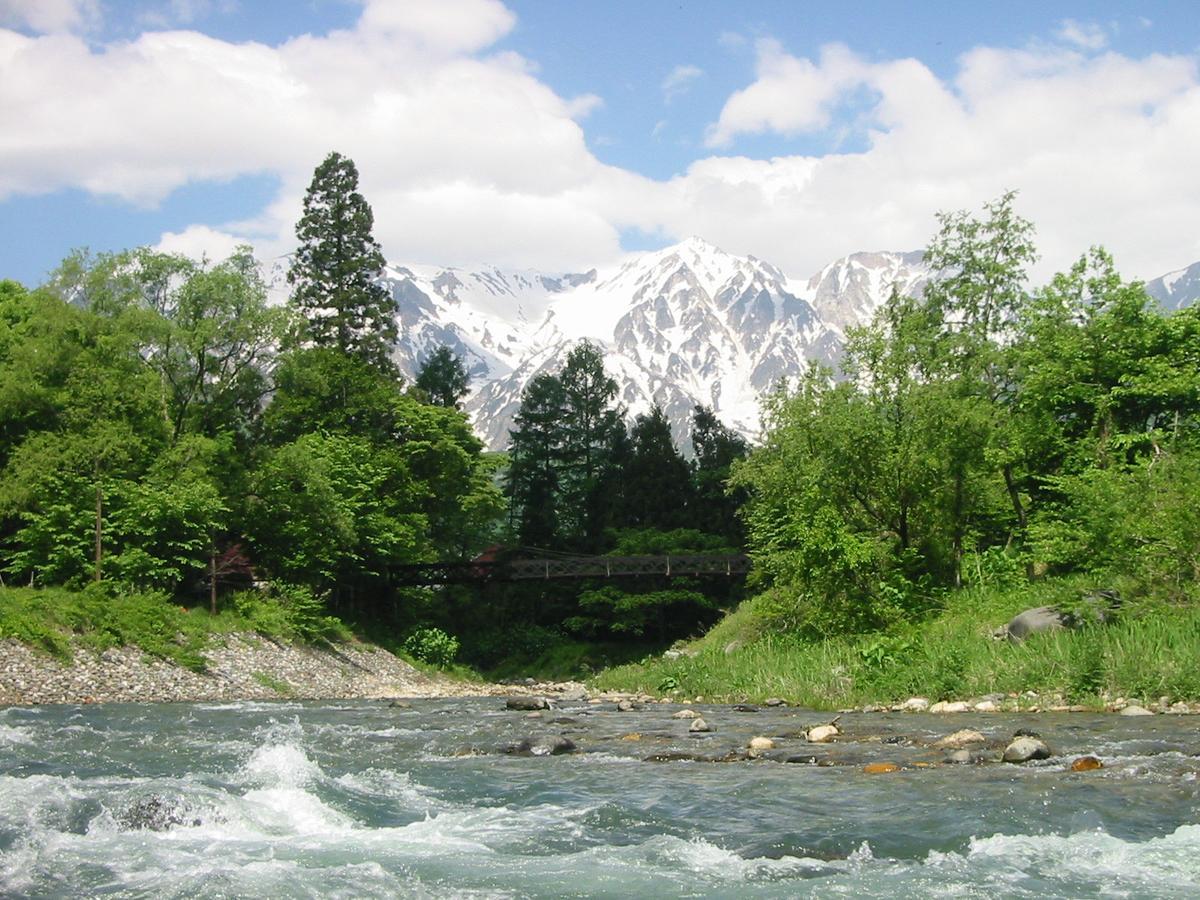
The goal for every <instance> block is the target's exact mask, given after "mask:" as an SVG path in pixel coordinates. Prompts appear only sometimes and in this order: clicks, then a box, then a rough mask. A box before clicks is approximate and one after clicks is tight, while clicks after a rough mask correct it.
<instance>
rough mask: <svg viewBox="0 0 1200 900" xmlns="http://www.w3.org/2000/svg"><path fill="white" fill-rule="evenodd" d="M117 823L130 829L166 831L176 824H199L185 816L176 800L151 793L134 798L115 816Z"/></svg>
mask: <svg viewBox="0 0 1200 900" xmlns="http://www.w3.org/2000/svg"><path fill="white" fill-rule="evenodd" d="M113 818H114V819H116V821H117V823H118V824H119V825H121V826H122V827H123V828H126V829H129V830H130V831H166V830H167V829H168V828H174V827H175V826H177V825H199V824H200V820H199V819H196V818H193V817H190V816H187V815H186V814H185V813H184V810H183V809H182V807H181V805H180V803H179V801H178V800H168V799H166V798H165V797H160V796H158V795H152V796H150V797H143V798H142V799H140V800H135V801H134V802H133V803H131V804H130V805H129V806H127V807H126V808H125V809H123V810H121V811H120V812H118V813H117V814H116V815H115V816H113Z"/></svg>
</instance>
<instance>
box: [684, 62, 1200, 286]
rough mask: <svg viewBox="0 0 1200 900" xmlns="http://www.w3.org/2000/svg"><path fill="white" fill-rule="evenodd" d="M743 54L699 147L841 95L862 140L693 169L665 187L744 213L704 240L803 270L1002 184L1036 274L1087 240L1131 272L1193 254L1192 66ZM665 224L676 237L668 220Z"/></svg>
mask: <svg viewBox="0 0 1200 900" xmlns="http://www.w3.org/2000/svg"><path fill="white" fill-rule="evenodd" d="M758 52H759V65H758V70H757V76H758V77H757V78H756V80H755V81H754V82H753V83H752V84H750V85H749V86H747V87H746V88H743V89H742V90H740V91H738V92H736V93H735V94H733V95H732V96H731V97H730V98H729V99H728V100H727V101H726V103H725V105H724V107H723V109H722V110H721V113H720V115H719V117H718V119H717V121H716V122H715V123H714V124H713V125H712V127H711V128H710V132H709V140H710V143H712V144H714V145H718V146H726V145H729V144H732V143H733V142H734V141H735V140H736V139H737V138H738V136H740V135H742V134H757V133H762V132H767V131H769V132H776V133H780V134H785V135H792V134H797V133H802V132H805V131H813V130H820V129H825V128H829V127H830V126H831V124H832V123H834V122H835V119H836V116H837V113H838V109H839V104H841V103H842V102H844V101H845V100H846V98H847V97H848V96H850V95H851V94H854V95H855V96H861V95H862V93H863V92H866V94H867V95H868V96H870V97H871V98H872V99H871V102H870V104H869V108H868V109H867V111H866V113H865V117H866V122H867V126H866V127H867V147H866V149H864V150H862V151H860V152H855V153H835V154H828V155H825V156H822V157H814V158H781V159H774V160H770V161H766V162H764V161H747V160H730V159H719V158H718V159H712V160H707V161H704V162H703V163H697V164H696V165H694V166H693V167H692V169H691V170H690V171H689V172H688V173H687V175H686V176H685V177H683V178H681V179H676V180H675V183H674V187H675V189H676V190H687V191H692V192H694V191H695V190H696V189H697V187H698V186H700V185H702V186H703V190H702V192H701V193H702V194H703V195H705V196H710V195H714V194H715V195H718V196H723V197H729V196H732V197H733V198H736V202H737V203H739V204H740V205H741V208H742V209H743V210H745V209H747V208H749V206H753V207H755V208H756V210H757V212H756V215H755V217H754V221H753V223H752V224H748V225H747V227H746V228H745V229H740V228H734V227H732V225H731V223H729V222H727V221H726V222H722V221H721V220H720V219H719V217H714V221H713V226H712V230H710V231H709V232H707V233H709V234H711V235H712V236H713V238H714V239H716V240H718V242H720V241H721V240H725V241H727V242H728V243H730V244H731V245H733V246H731V248H730V249H733V248H734V247H737V248H738V249H742V250H748V249H751V248H750V247H749V246H748V242H746V241H744V237H743V236H745V237H749V236H753V237H754V239H755V240H757V241H762V243H759V244H755V245H754V246H756V247H758V248H759V249H756V250H754V252H755V253H757V254H758V255H761V256H766V257H767V258H769V259H775V260H779V261H780V263H781V264H783V265H785V267H786V265H787V262H788V257H791V259H793V260H795V259H798V258H800V257H802V256H803V257H804V258H805V265H804V266H803V267H802V268H799V269H798V270H794V271H798V272H800V273H804V272H807V271H810V270H811V269H813V268H815V266H816V265H820V263H819V262H818V260H819V259H820V258H823V257H824V258H832V257H834V256H837V255H840V254H841V253H845V252H847V251H849V250H851V249H857V248H897V247H908V248H912V247H918V246H921V244H922V243H923V242H924V241H925V240H926V239H927V238H928V236H929V234H930V233H931V231H932V229H933V228H934V226H935V223H934V218H933V215H934V213H935V212H936V211H937V210H945V209H959V208H973V209H977V208H978V207H979V206H980V205H981V204H982V202H983V201H984V200H986V199H989V198H993V197H995V196H997V195H999V194H1000V193H1001V192H1002V191H1004V190H1006V189H1010V188H1012V189H1017V190H1019V191H1020V199H1019V201H1018V207H1019V209H1020V211H1021V212H1022V213H1023V214H1024V215H1026V216H1027V217H1029V218H1031V219H1033V220H1034V222H1035V223H1036V224H1037V225H1038V228H1039V234H1040V245H1041V248H1042V251H1043V264H1042V267H1041V269H1040V270H1039V272H1040V273H1041V274H1045V273H1046V272H1047V270H1051V269H1056V268H1060V267H1062V266H1065V265H1067V264H1069V263H1070V261H1071V260H1072V258H1073V257H1074V256H1076V255H1078V254H1079V253H1081V252H1082V251H1083V250H1084V249H1086V248H1087V247H1088V246H1089V245H1091V244H1094V243H1103V244H1106V245H1108V246H1109V247H1110V249H1113V250H1114V251H1115V252H1116V253H1117V255H1118V263H1122V264H1123V265H1124V266H1125V267H1126V269H1127V270H1129V271H1130V272H1132V273H1134V274H1136V275H1139V276H1142V277H1152V276H1154V275H1156V274H1158V273H1161V272H1162V271H1165V270H1167V269H1170V268H1173V267H1178V266H1179V265H1180V264H1183V263H1187V262H1190V261H1193V260H1195V259H1198V258H1200V235H1197V232H1196V229H1195V227H1194V213H1189V212H1188V210H1189V209H1192V210H1194V208H1195V204H1196V202H1197V199H1198V198H1200V172H1197V170H1196V167H1195V166H1194V165H1193V164H1191V163H1190V162H1189V161H1188V160H1189V159H1190V156H1191V155H1192V149H1191V148H1193V147H1195V146H1196V142H1197V141H1200V80H1198V78H1197V70H1196V61H1195V60H1194V59H1192V58H1189V57H1183V56H1175V57H1169V56H1161V55H1154V56H1149V57H1146V58H1144V59H1130V58H1127V57H1124V56H1120V55H1118V54H1114V53H1107V54H1104V55H1101V56H1085V55H1082V54H1078V53H1071V52H1064V51H1063V50H1062V49H1061V48H1043V49H1028V48H1017V49H1005V48H988V47H980V48H977V49H975V50H972V51H970V52H969V53H967V54H965V55H963V56H962V57H961V59H960V62H959V68H958V71H957V73H956V75H955V77H954V78H953V79H951V80H948V81H947V80H942V79H939V78H938V77H937V76H936V75H935V74H934V73H933V72H931V71H930V70H929V69H928V68H927V67H926V66H925V65H923V64H922V63H920V62H919V61H917V60H912V59H907V60H890V61H884V62H871V63H868V62H866V61H864V60H862V59H861V58H859V57H857V56H856V55H854V54H853V53H852V52H850V51H849V50H847V49H846V48H844V47H840V46H831V47H827V48H825V49H824V50H823V51H822V52H821V54H820V56H819V58H818V59H817V60H815V61H814V60H807V59H801V58H796V57H792V56H789V55H788V54H786V53H785V52H784V51H783V50H782V48H780V47H779V45H777V44H774V43H770V42H766V43H763V44H760V46H759V49H758ZM860 114H861V113H860ZM730 172H732V173H734V174H733V175H732V176H731V175H730ZM747 173H750V174H747ZM781 180H782V182H783V184H784V185H785V186H786V185H787V182H788V181H789V180H791V181H792V184H791V185H790V186H786V187H784V188H781V187H780V181H781ZM755 191H757V193H758V196H757V198H756V199H755V200H754V201H753V202H751V201H750V199H749V195H750V194H751V193H752V192H755ZM729 202H735V201H734V200H730V201H729ZM701 205H702V206H703V207H704V208H705V210H706V211H707V203H702V204H701ZM668 230H672V231H675V230H678V233H687V231H685V230H684V228H683V223H682V222H679V223H675V224H674V225H673V226H669V227H668ZM735 231H736V232H737V233H736V234H734V233H733V232H735ZM798 244H802V245H803V246H804V247H805V248H806V249H805V251H800V250H798V249H797V245H798ZM770 254H775V255H774V256H772V255H770Z"/></svg>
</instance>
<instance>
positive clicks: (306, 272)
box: [288, 153, 396, 372]
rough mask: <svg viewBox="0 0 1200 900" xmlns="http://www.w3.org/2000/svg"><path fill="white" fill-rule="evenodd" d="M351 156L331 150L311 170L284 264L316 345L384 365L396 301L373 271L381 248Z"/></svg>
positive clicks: (387, 366) (387, 368) (393, 329)
mask: <svg viewBox="0 0 1200 900" xmlns="http://www.w3.org/2000/svg"><path fill="white" fill-rule="evenodd" d="M374 221H375V220H374V216H373V215H372V213H371V207H370V205H369V204H368V203H367V201H366V200H365V199H363V196H362V194H360V193H359V192H358V170H357V169H356V168H355V166H354V162H353V161H352V160H350V159H348V158H346V157H344V156H342V155H341V154H339V153H330V154H329V156H327V157H326V158H325V161H324V162H323V163H321V165H319V166H317V169H316V171H315V172H314V173H313V179H312V183H311V184H310V185H309V186H308V192H307V193H306V194H305V195H304V215H303V216H302V217H301V218H300V221H299V222H298V223H297V224H296V237H297V238H298V239H299V241H300V246H299V247H298V248H297V250H296V255H295V257H294V259H293V260H292V267H291V269H290V270H289V271H288V283H289V284H291V285H292V289H293V290H292V302H293V303H294V304H295V305H296V307H297V308H298V309H299V310H300V311H301V312H302V313H303V314H304V316H305V318H306V319H307V322H308V326H307V335H308V337H309V338H310V339H311V340H312V341H313V343H314V344H316V345H317V346H318V347H334V348H336V349H338V350H340V351H341V352H342V353H345V354H348V355H352V356H358V357H361V358H362V359H363V360H364V361H366V362H367V363H369V364H370V365H372V366H374V367H375V368H377V369H380V370H381V371H385V372H391V371H392V370H393V365H392V362H391V359H390V352H391V349H392V347H393V345H394V344H395V342H396V301H395V299H394V298H393V297H392V295H391V294H390V293H389V292H388V290H387V288H386V287H384V285H382V284H380V282H379V280H378V278H379V274H380V272H381V271H382V270H383V266H384V259H383V252H382V250H381V249H380V247H379V244H378V242H377V241H376V240H375V238H374V237H373V236H372V235H371V229H372V227H373V226H374Z"/></svg>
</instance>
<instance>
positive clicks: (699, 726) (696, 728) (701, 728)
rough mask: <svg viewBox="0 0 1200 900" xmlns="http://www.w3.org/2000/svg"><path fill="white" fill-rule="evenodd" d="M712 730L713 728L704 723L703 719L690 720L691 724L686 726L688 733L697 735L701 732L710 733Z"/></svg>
mask: <svg viewBox="0 0 1200 900" xmlns="http://www.w3.org/2000/svg"><path fill="white" fill-rule="evenodd" d="M712 730H713V727H712V726H711V725H709V724H708V723H707V722H705V721H704V719H702V718H700V717H696V718H695V719H692V724H691V725H689V726H688V731H690V732H692V734H699V733H701V732H705V731H712Z"/></svg>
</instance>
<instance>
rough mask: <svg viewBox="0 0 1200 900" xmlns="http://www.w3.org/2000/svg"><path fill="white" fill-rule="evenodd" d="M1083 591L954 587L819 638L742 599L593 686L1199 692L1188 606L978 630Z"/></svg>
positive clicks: (937, 693)
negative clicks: (1055, 624) (1069, 627)
mask: <svg viewBox="0 0 1200 900" xmlns="http://www.w3.org/2000/svg"><path fill="white" fill-rule="evenodd" d="M1088 587H1093V585H1090V584H1084V583H1083V582H1080V581H1076V580H1069V579H1058V580H1055V579H1051V580H1047V581H1044V582H1039V583H1036V584H1033V585H1022V586H1021V587H1019V588H1011V589H1007V590H1003V589H992V590H980V589H969V590H964V591H961V592H959V593H957V594H955V595H953V596H952V597H951V598H950V599H949V600H948V602H947V605H946V608H945V609H944V611H943V612H942V613H941V614H939V615H938V616H937V617H935V618H933V619H930V620H929V621H926V622H924V623H922V624H920V625H918V626H910V627H909V628H907V629H905V630H903V631H899V632H894V633H889V634H886V635H878V634H876V635H863V636H855V637H846V638H834V639H829V640H825V641H820V642H807V641H802V640H799V639H797V638H795V637H794V636H789V635H781V634H771V633H769V632H768V631H767V630H766V628H765V626H764V623H763V619H762V616H761V613H760V611H759V609H758V605H757V604H758V601H757V600H755V599H751V600H748V601H746V603H743V604H742V606H740V607H739V608H738V609H737V610H735V611H734V612H732V613H730V615H729V616H727V617H726V618H725V619H724V620H723V621H722V622H720V623H719V624H718V625H717V626H715V627H714V628H713V630H712V631H710V632H709V633H708V634H707V635H705V636H704V637H703V638H701V639H700V640H699V641H697V642H695V643H694V644H693V645H691V646H690V647H689V648H686V650H687V653H688V654H692V653H694V654H695V655H694V656H691V655H684V656H681V657H679V658H677V659H665V658H662V657H657V658H647V659H646V660H644V661H643V662H642V663H640V664H634V665H626V666H621V667H617V668H614V669H610V670H608V671H606V672H603V673H601V674H600V675H599V676H598V677H597V678H596V679H595V683H596V685H597V686H598V687H600V688H605V689H619V690H641V691H648V692H650V693H668V692H671V693H677V694H678V695H679V696H681V697H694V696H697V695H700V696H703V697H704V698H705V699H708V700H743V699H746V700H751V701H762V700H764V699H766V698H767V697H772V696H774V697H782V698H784V699H787V700H789V701H790V702H793V703H798V704H802V705H805V706H812V707H816V708H843V707H851V706H864V705H870V704H879V703H891V702H896V701H901V700H904V699H905V698H908V697H912V696H923V697H927V698H929V699H931V700H935V701H936V700H941V699H966V698H969V697H977V696H980V695H983V694H988V693H993V692H995V693H999V692H1004V693H1013V692H1023V691H1027V690H1032V691H1036V692H1038V693H1039V694H1045V693H1060V694H1062V695H1063V697H1065V698H1067V699H1068V700H1069V701H1071V702H1077V703H1099V702H1100V697H1101V695H1102V694H1104V693H1107V694H1109V695H1124V696H1127V697H1139V698H1144V699H1147V700H1153V699H1157V698H1159V697H1162V696H1167V697H1170V698H1171V700H1173V701H1174V700H1196V699H1200V663H1198V660H1200V609H1197V608H1196V607H1194V606H1192V607H1167V606H1156V605H1150V604H1141V605H1127V607H1126V609H1125V610H1124V611H1123V613H1122V615H1121V618H1120V619H1119V621H1117V622H1116V623H1114V624H1111V625H1106V626H1094V627H1088V628H1083V629H1080V630H1078V631H1073V632H1058V633H1054V634H1047V635H1040V636H1036V637H1034V638H1032V639H1030V640H1029V641H1027V642H1025V643H1024V644H1021V645H1011V644H1009V643H1007V642H1000V641H994V640H992V639H991V638H990V636H989V633H990V631H991V629H992V628H994V627H996V626H997V625H1000V624H1003V623H1004V622H1006V621H1007V620H1008V619H1009V618H1011V616H1013V615H1014V614H1016V613H1018V612H1020V611H1021V610H1023V609H1028V608H1030V607H1033V606H1041V605H1043V604H1048V603H1055V602H1066V603H1070V602H1071V601H1072V600H1074V599H1075V598H1077V597H1078V596H1079V593H1080V591H1081V590H1082V589H1085V588H1088ZM731 644H734V646H733V647H732V648H730V645H731ZM727 648H730V649H731V652H728V653H727V652H726V649H727Z"/></svg>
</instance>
